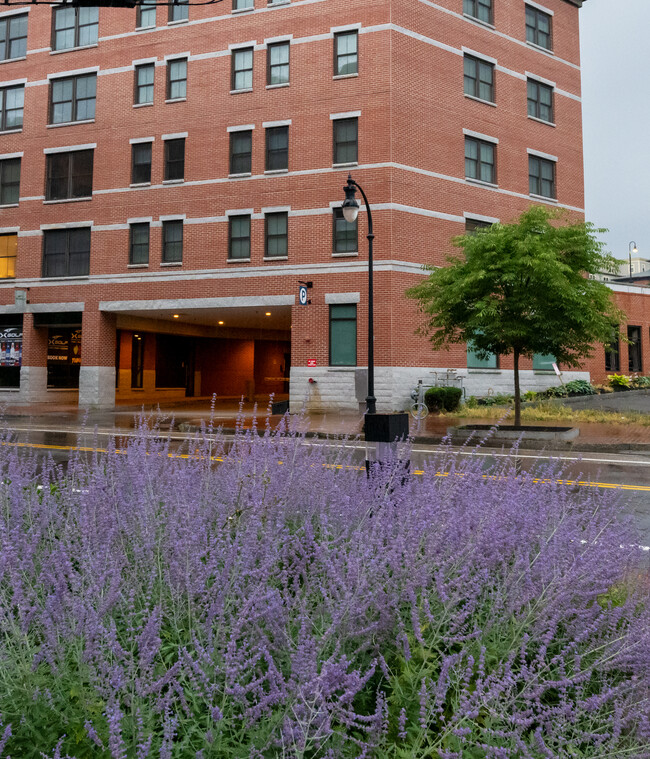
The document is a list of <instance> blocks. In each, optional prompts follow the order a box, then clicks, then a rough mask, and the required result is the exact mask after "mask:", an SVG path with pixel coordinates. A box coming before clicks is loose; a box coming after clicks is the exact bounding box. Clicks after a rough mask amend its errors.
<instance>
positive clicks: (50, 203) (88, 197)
mask: <svg viewBox="0 0 650 759" xmlns="http://www.w3.org/2000/svg"><path fill="white" fill-rule="evenodd" d="M92 199H93V198H92V195H86V196H85V197H83V198H61V199H60V200H44V201H43V205H44V206H53V205H56V204H57V203H81V202H83V201H86V200H92Z"/></svg>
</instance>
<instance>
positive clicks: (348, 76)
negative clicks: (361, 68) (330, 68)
mask: <svg viewBox="0 0 650 759" xmlns="http://www.w3.org/2000/svg"><path fill="white" fill-rule="evenodd" d="M358 76H359V72H358V71H357V73H356V74H334V76H333V77H332V79H356V78H357V77H358Z"/></svg>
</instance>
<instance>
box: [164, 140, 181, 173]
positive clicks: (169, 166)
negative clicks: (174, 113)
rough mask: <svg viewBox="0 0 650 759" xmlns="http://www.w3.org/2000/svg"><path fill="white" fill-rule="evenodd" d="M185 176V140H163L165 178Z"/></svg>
mask: <svg viewBox="0 0 650 759" xmlns="http://www.w3.org/2000/svg"><path fill="white" fill-rule="evenodd" d="M184 178H185V140H184V139H179V140H165V179H184Z"/></svg>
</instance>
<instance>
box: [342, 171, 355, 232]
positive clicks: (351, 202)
mask: <svg viewBox="0 0 650 759" xmlns="http://www.w3.org/2000/svg"><path fill="white" fill-rule="evenodd" d="M343 191H344V192H345V200H344V201H343V205H342V206H341V209H342V211H343V218H344V219H345V220H346V221H347V222H348V224H354V222H355V221H356V220H357V216H358V215H359V203H358V201H357V199H356V197H355V195H356V193H357V190H356V187H355V184H354V180H353V179H352V175H351V174H348V183H347V185H346V186H345V187H344V188H343Z"/></svg>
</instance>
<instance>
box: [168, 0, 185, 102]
mask: <svg viewBox="0 0 650 759" xmlns="http://www.w3.org/2000/svg"><path fill="white" fill-rule="evenodd" d="M170 7H173V6H170ZM185 97H187V58H178V59H177V60H175V61H167V100H181V99H183V98H185Z"/></svg>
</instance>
